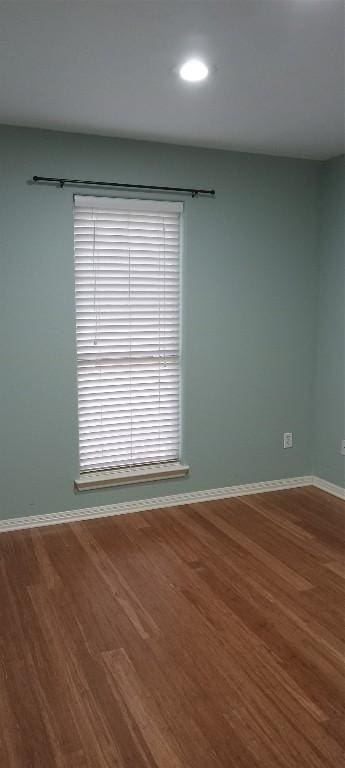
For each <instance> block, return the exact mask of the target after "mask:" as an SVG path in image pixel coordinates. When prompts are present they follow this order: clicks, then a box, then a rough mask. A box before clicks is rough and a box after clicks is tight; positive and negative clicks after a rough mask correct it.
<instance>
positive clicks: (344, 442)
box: [340, 440, 345, 456]
mask: <svg viewBox="0 0 345 768" xmlns="http://www.w3.org/2000/svg"><path fill="white" fill-rule="evenodd" d="M340 453H341V454H342V455H343V456H345V440H342V441H341V444H340Z"/></svg>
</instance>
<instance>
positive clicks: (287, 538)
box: [0, 488, 345, 768]
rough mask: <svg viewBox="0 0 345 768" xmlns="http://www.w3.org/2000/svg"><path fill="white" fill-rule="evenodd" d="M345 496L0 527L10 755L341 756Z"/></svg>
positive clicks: (113, 758) (277, 767)
mask: <svg viewBox="0 0 345 768" xmlns="http://www.w3.org/2000/svg"><path fill="white" fill-rule="evenodd" d="M344 506H345V505H344V503H343V502H342V501H340V500H338V499H336V498H334V497H332V496H330V495H328V494H325V493H323V492H322V491H318V490H316V489H314V488H303V489H298V490H289V491H280V492H276V493H268V494H260V495H256V496H248V497H245V498H243V499H231V500H228V501H217V502H207V503H203V504H193V505H191V506H184V507H176V508H174V509H163V510H160V511H152V512H144V513H140V514H134V515H128V516H126V517H114V518H108V519H105V520H95V521H89V522H85V523H74V524H68V525H59V526H55V527H50V528H41V529H35V530H32V531H23V532H16V533H7V534H4V535H2V536H0V564H1V579H0V610H1V616H0V660H1V665H0V686H1V695H0V724H1V731H0V739H1V741H0V766H1V768H52V766H54V767H55V766H57V767H58V768H261V767H262V768H331V767H332V768H341V766H344V764H345V762H344V744H345V727H344V726H345V721H344V716H343V707H344V693H345V687H344V667H343V651H344V638H345V625H344V607H345V600H344V596H345V595H344V589H345V579H344V575H345V572H344V565H343V555H344V523H345V509H344Z"/></svg>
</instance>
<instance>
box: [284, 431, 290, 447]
mask: <svg viewBox="0 0 345 768" xmlns="http://www.w3.org/2000/svg"><path fill="white" fill-rule="evenodd" d="M283 447H284V448H292V432H284V438H283Z"/></svg>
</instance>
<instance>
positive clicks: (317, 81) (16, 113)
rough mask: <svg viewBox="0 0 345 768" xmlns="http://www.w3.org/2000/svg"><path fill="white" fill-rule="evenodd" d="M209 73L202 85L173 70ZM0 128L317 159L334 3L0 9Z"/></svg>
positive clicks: (340, 85)
mask: <svg viewBox="0 0 345 768" xmlns="http://www.w3.org/2000/svg"><path fill="white" fill-rule="evenodd" d="M190 55H198V56H200V57H202V58H204V59H205V60H206V61H207V62H208V63H209V64H210V65H211V67H212V74H211V77H210V78H209V79H208V80H207V81H206V82H204V83H203V84H198V85H191V84H188V83H184V82H183V81H181V80H180V79H179V78H178V77H177V75H176V71H175V68H176V67H177V66H178V65H179V64H180V63H181V62H183V60H184V59H185V58H186V57H189V56H190ZM0 71H1V77H0V122H3V123H11V124H18V125H26V126H39V127H43V128H56V129H61V130H66V131H81V132H86V133H99V134H105V135H114V136H126V137H132V138H145V139H157V140H159V141H172V142H177V143H183V144H192V145H201V146H210V147H219V148H226V149H235V150H245V151H251V152H265V153H270V154H280V155H287V156H290V155H292V156H295V157H310V158H319V159H324V158H328V157H332V156H334V155H337V154H340V153H342V152H343V151H344V4H343V0H112V1H111V2H110V1H109V2H103V0H93V2H89V0H80V1H79V0H78V1H76V0H68V2H65V0H42V1H41V2H31V0H26V2H19V1H18V0H12V2H5V3H4V2H1V1H0Z"/></svg>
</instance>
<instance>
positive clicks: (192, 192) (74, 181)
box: [32, 176, 216, 197]
mask: <svg viewBox="0 0 345 768" xmlns="http://www.w3.org/2000/svg"><path fill="white" fill-rule="evenodd" d="M32 180H33V181H34V182H36V183H37V182H43V183H46V184H57V185H58V186H59V187H61V189H63V187H64V186H65V184H72V185H73V186H78V185H80V186H83V187H86V186H90V187H116V188H117V189H141V190H143V191H145V192H152V191H155V192H174V193H175V194H178V193H182V194H184V195H192V197H198V195H205V196H208V197H214V195H215V194H216V193H215V190H214V189H194V188H191V189H190V188H185V187H157V186H154V185H151V184H150V185H147V184H119V183H118V182H115V181H89V180H87V179H63V178H55V177H52V176H33V177H32Z"/></svg>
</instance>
